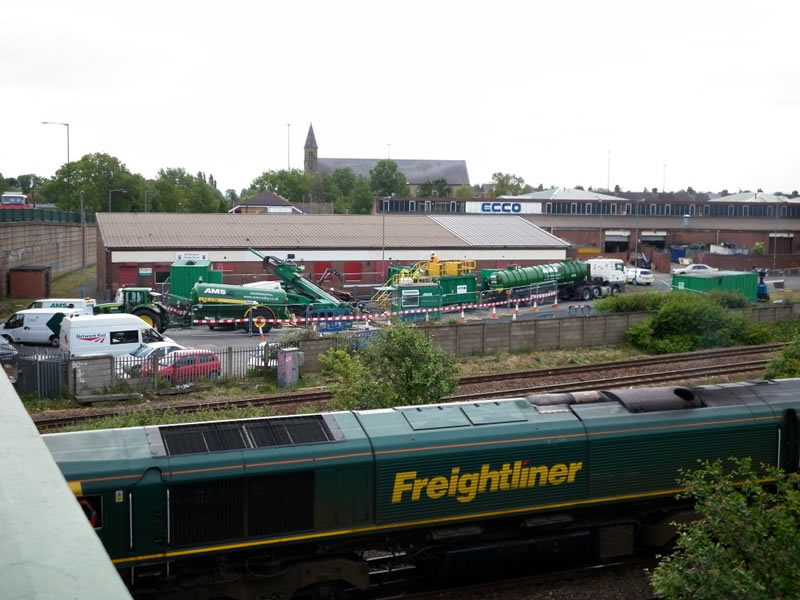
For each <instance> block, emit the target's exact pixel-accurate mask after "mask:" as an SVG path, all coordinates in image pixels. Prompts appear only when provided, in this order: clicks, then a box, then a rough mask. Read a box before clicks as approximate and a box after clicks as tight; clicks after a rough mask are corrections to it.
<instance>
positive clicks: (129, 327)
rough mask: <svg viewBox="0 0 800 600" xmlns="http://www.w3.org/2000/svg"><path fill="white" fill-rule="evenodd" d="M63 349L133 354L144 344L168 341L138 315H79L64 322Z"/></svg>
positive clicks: (77, 353)
mask: <svg viewBox="0 0 800 600" xmlns="http://www.w3.org/2000/svg"><path fill="white" fill-rule="evenodd" d="M59 340H60V342H61V350H62V351H63V352H65V353H66V354H69V356H71V357H73V356H86V355H89V354H110V355H112V356H122V355H123V354H130V353H131V352H133V351H134V350H136V349H137V348H138V347H139V346H140V345H141V344H149V343H151V342H165V341H167V342H169V341H172V340H170V338H168V337H164V336H162V335H161V334H160V333H158V331H156V330H155V329H153V328H152V327H150V325H148V324H147V323H145V322H144V321H142V320H141V319H140V318H139V317H137V316H136V315H129V314H112V315H91V316H89V315H80V316H75V317H71V318H69V319H64V322H63V323H62V324H61V335H60V337H59Z"/></svg>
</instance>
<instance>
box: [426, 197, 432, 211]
mask: <svg viewBox="0 0 800 600" xmlns="http://www.w3.org/2000/svg"><path fill="white" fill-rule="evenodd" d="M425 212H426V213H428V212H431V201H430V200H425Z"/></svg>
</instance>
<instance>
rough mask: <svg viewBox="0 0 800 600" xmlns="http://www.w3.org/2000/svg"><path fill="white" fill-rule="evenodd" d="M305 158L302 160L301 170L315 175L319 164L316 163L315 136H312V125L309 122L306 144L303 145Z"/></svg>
mask: <svg viewBox="0 0 800 600" xmlns="http://www.w3.org/2000/svg"><path fill="white" fill-rule="evenodd" d="M303 149H304V154H305V159H304V160H303V170H304V171H305V174H306V175H312V176H313V175H317V174H318V172H319V165H318V164H317V138H315V137H314V126H313V125H311V124H309V126H308V135H307V136H306V144H305V146H303Z"/></svg>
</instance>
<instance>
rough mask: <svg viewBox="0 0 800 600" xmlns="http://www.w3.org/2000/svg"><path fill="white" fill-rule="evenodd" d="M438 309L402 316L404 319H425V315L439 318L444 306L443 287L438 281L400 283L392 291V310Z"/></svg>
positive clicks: (430, 317) (429, 317)
mask: <svg viewBox="0 0 800 600" xmlns="http://www.w3.org/2000/svg"><path fill="white" fill-rule="evenodd" d="M418 308H420V309H422V308H425V309H437V310H432V311H431V312H429V313H424V312H419V313H409V314H405V315H402V316H401V319H403V321H424V320H425V315H426V314H427V315H428V319H438V318H440V317H441V312H440V311H439V310H438V309H441V308H442V288H441V287H439V284H438V283H412V284H409V285H399V286H397V287H395V289H394V291H393V292H392V312H399V311H404V310H414V309H418Z"/></svg>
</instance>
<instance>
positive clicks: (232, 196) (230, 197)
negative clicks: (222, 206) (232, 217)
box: [225, 189, 239, 208]
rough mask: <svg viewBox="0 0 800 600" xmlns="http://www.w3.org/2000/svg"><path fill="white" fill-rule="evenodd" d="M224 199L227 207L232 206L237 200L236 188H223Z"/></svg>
mask: <svg viewBox="0 0 800 600" xmlns="http://www.w3.org/2000/svg"><path fill="white" fill-rule="evenodd" d="M225 201H226V202H227V203H228V208H233V207H234V206H235V205H236V203H237V202H238V201H239V195H238V194H237V193H236V190H233V189H229V190H225Z"/></svg>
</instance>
